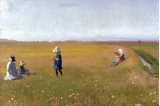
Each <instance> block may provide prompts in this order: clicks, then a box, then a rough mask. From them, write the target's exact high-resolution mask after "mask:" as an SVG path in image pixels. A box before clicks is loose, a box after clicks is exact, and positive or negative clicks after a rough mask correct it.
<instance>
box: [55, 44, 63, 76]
mask: <svg viewBox="0 0 160 106" xmlns="http://www.w3.org/2000/svg"><path fill="white" fill-rule="evenodd" d="M53 52H54V53H55V57H54V63H53V68H54V70H55V72H56V76H57V77H59V73H60V76H62V74H63V73H62V56H61V51H60V48H58V47H56V48H55V49H54V50H53Z"/></svg>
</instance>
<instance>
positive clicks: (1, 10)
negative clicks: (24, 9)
mask: <svg viewBox="0 0 160 106" xmlns="http://www.w3.org/2000/svg"><path fill="white" fill-rule="evenodd" d="M8 9H9V5H8V0H0V16H5V15H7V13H8Z"/></svg>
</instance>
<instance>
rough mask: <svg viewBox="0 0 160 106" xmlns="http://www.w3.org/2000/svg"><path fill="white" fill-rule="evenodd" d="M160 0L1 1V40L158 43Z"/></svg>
mask: <svg viewBox="0 0 160 106" xmlns="http://www.w3.org/2000/svg"><path fill="white" fill-rule="evenodd" d="M158 6H159V3H158V0H0V38H7V39H15V40H22V41H33V40H34V41H36V40H39V41H44V40H45V41H57V40H138V39H141V40H158V35H159V33H158V31H159V29H158V26H159V25H158V24H159V22H158V21H159V20H158V19H159V14H158V13H159V11H158V10H159V9H158Z"/></svg>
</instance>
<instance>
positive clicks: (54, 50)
mask: <svg viewBox="0 0 160 106" xmlns="http://www.w3.org/2000/svg"><path fill="white" fill-rule="evenodd" d="M53 53H55V54H61V49H60V48H59V47H58V46H56V47H55V48H54V49H53Z"/></svg>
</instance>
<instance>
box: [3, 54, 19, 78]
mask: <svg viewBox="0 0 160 106" xmlns="http://www.w3.org/2000/svg"><path fill="white" fill-rule="evenodd" d="M17 78H18V76H17V69H16V60H15V57H14V56H10V57H9V61H8V63H7V72H6V76H5V78H4V80H15V79H17Z"/></svg>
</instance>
